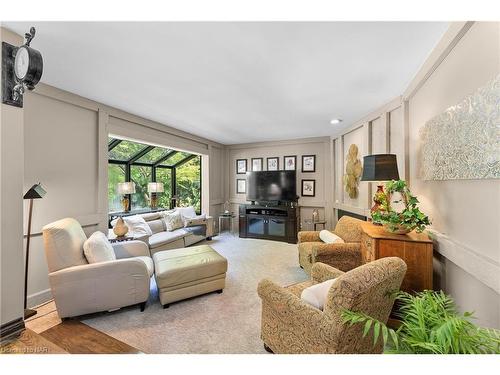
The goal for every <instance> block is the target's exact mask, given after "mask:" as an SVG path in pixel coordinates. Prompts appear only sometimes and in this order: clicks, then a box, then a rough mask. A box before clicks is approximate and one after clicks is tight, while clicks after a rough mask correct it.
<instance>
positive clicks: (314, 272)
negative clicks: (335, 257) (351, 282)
mask: <svg viewBox="0 0 500 375" xmlns="http://www.w3.org/2000/svg"><path fill="white" fill-rule="evenodd" d="M343 274H344V272H342V271H341V270H338V269H336V268H335V267H332V266H329V265H328V264H325V263H320V262H318V263H314V264H313V266H312V268H311V277H312V279H313V280H314V281H315V282H317V283H322V282H323V281H326V280H331V279H335V278H337V277H339V276H342V275H343Z"/></svg>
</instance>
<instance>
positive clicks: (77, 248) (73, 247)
mask: <svg viewBox="0 0 500 375" xmlns="http://www.w3.org/2000/svg"><path fill="white" fill-rule="evenodd" d="M86 239H87V236H86V235H85V233H84V231H83V229H82V227H81V226H80V223H79V222H78V221H76V220H75V219H71V218H66V219H61V220H58V221H56V222H53V223H51V224H47V225H46V226H44V227H43V242H44V245H45V254H46V256H47V264H48V266H49V271H50V272H55V271H58V270H60V269H63V268H68V267H73V266H80V265H83V264H88V262H87V259H85V256H84V255H83V243H84V242H85V240H86Z"/></svg>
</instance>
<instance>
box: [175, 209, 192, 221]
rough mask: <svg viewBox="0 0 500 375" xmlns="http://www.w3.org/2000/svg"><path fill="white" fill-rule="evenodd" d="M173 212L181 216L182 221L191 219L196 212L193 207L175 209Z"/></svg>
mask: <svg viewBox="0 0 500 375" xmlns="http://www.w3.org/2000/svg"><path fill="white" fill-rule="evenodd" d="M175 211H177V212H179V213H180V214H181V216H182V220H186V219H191V218H193V217H195V216H196V211H195V209H194V207H193V206H189V207H176V209H175Z"/></svg>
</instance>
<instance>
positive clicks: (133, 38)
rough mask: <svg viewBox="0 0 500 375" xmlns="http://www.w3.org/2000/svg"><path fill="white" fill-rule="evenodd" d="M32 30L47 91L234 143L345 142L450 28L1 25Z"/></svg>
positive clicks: (414, 24)
mask: <svg viewBox="0 0 500 375" xmlns="http://www.w3.org/2000/svg"><path fill="white" fill-rule="evenodd" d="M31 25H34V26H35V27H36V29H37V35H36V38H35V39H34V41H33V42H32V47H34V48H36V49H38V50H40V51H41V52H42V54H43V57H44V74H43V77H42V81H43V82H45V83H47V84H49V85H53V86H56V87H59V88H61V89H64V90H67V91H70V92H73V93H76V94H78V95H81V96H84V97H87V98H90V99H93V100H96V101H99V102H102V103H104V104H107V105H110V106H113V107H116V108H119V109H122V110H125V111H128V112H130V113H133V114H136V115H139V116H142V117H145V118H148V119H151V120H155V121H158V122H161V123H164V124H168V125H170V126H173V127H175V128H178V129H182V130H185V131H188V132H191V133H194V134H196V135H199V136H203V137H206V138H208V139H211V140H214V141H217V142H220V143H224V144H235V143H247V142H256V141H266V140H277V139H291V138H301V137H314V136H324V135H332V134H334V133H337V132H338V130H339V128H341V127H347V126H349V125H350V124H352V123H353V122H355V121H356V120H358V119H360V118H361V117H363V116H365V115H367V114H368V113H369V112H371V111H373V110H375V109H376V108H377V107H379V106H381V105H383V104H385V103H386V102H388V101H389V100H391V99H393V98H394V97H396V96H398V95H400V94H401V93H402V92H403V90H404V89H405V88H406V86H407V84H408V83H409V82H410V80H411V79H412V78H413V76H414V75H415V73H416V72H417V70H418V68H419V67H420V66H421V65H422V63H423V62H424V60H425V58H426V57H427V56H428V55H429V53H430V52H431V50H432V48H433V47H434V46H435V45H436V43H437V42H438V40H439V39H440V37H441V36H442V34H443V33H444V31H445V30H446V29H447V27H448V24H447V23H432V22H312V23H310V22H265V23H262V22H243V23H241V22H231V23H217V22H193V23H188V22H184V23H173V22H125V23H124V22H80V23H75V22H30V23H25V22H6V23H3V26H6V27H7V28H9V29H11V30H13V31H15V32H17V33H18V34H21V35H23V34H24V32H26V31H28V30H29V27H30V26H31ZM334 117H340V118H342V119H344V122H343V123H342V124H341V125H330V120H331V119H332V118H334Z"/></svg>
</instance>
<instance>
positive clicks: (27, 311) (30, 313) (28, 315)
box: [24, 309, 36, 320]
mask: <svg viewBox="0 0 500 375" xmlns="http://www.w3.org/2000/svg"><path fill="white" fill-rule="evenodd" d="M33 315H36V310H32V309H24V320H26V319H28V318H31V317H32V316H33Z"/></svg>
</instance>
